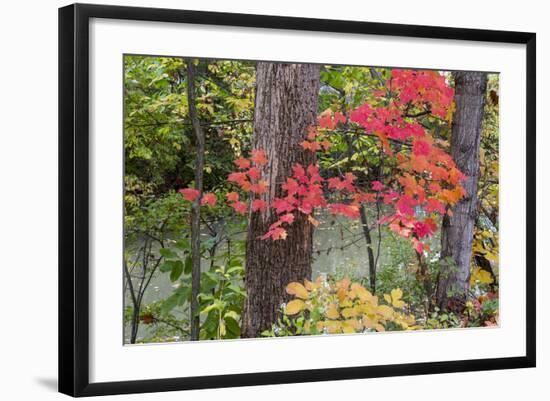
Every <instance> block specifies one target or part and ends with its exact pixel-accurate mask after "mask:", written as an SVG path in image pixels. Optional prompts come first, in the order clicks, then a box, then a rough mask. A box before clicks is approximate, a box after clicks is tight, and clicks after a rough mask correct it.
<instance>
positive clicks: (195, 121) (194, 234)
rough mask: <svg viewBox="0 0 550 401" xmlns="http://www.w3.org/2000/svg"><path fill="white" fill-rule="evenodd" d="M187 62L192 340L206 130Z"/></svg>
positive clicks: (197, 326)
mask: <svg viewBox="0 0 550 401" xmlns="http://www.w3.org/2000/svg"><path fill="white" fill-rule="evenodd" d="M186 63H187V100H188V104H189V118H190V119H191V124H192V125H193V131H194V133H195V140H196V149H195V151H196V158H195V189H196V190H197V191H199V196H198V197H197V198H196V199H195V200H194V201H193V205H192V207H191V259H192V271H191V311H190V313H191V316H190V320H191V340H192V341H194V340H198V339H199V331H200V318H199V300H198V296H199V292H200V285H201V241H200V230H201V225H200V224H201V223H200V220H201V214H200V213H201V212H200V199H201V197H202V181H203V170H204V142H205V141H204V132H203V130H202V128H201V125H200V121H199V118H198V116H197V110H196V106H195V66H194V65H193V60H191V59H188V60H186Z"/></svg>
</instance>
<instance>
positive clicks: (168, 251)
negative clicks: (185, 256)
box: [159, 248, 178, 259]
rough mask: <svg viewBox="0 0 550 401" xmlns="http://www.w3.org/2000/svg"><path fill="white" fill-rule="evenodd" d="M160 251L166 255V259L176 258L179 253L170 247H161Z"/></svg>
mask: <svg viewBox="0 0 550 401" xmlns="http://www.w3.org/2000/svg"><path fill="white" fill-rule="evenodd" d="M159 253H160V254H161V255H162V256H164V257H165V258H166V259H175V258H177V257H178V255H177V254H176V253H175V252H174V251H172V250H171V249H168V248H160V250H159Z"/></svg>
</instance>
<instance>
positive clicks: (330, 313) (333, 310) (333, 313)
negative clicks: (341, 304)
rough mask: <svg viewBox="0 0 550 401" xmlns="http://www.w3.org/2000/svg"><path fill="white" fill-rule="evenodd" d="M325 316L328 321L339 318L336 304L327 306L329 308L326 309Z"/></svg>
mask: <svg viewBox="0 0 550 401" xmlns="http://www.w3.org/2000/svg"><path fill="white" fill-rule="evenodd" d="M325 315H326V316H327V317H328V318H329V319H338V318H339V317H340V314H339V313H338V307H337V306H336V304H334V303H332V304H329V306H328V308H327V312H326V313H325Z"/></svg>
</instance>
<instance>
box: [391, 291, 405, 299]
mask: <svg viewBox="0 0 550 401" xmlns="http://www.w3.org/2000/svg"><path fill="white" fill-rule="evenodd" d="M402 296H403V291H401V288H395V289H393V290H391V298H392V299H393V300H394V301H397V300H400V299H401V297H402Z"/></svg>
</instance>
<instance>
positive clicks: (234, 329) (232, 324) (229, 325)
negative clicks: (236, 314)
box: [223, 315, 241, 337]
mask: <svg viewBox="0 0 550 401" xmlns="http://www.w3.org/2000/svg"><path fill="white" fill-rule="evenodd" d="M223 320H224V321H225V327H226V329H227V332H228V333H231V334H232V335H233V336H235V337H240V335H241V328H240V326H239V323H237V321H236V320H235V319H233V318H232V317H230V316H227V315H226V316H225V318H224V319H223Z"/></svg>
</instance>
